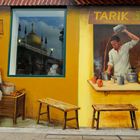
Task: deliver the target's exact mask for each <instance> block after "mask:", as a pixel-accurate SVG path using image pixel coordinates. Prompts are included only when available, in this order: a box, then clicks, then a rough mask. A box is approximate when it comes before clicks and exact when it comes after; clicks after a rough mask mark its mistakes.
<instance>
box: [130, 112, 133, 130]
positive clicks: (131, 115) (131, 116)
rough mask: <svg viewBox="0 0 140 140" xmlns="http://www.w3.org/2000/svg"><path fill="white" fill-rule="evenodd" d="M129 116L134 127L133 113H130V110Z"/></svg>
mask: <svg viewBox="0 0 140 140" xmlns="http://www.w3.org/2000/svg"><path fill="white" fill-rule="evenodd" d="M130 118H131V124H132V128H134V123H133V120H134V118H133V114H132V111H130Z"/></svg>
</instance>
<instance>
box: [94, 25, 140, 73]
mask: <svg viewBox="0 0 140 140" xmlns="http://www.w3.org/2000/svg"><path fill="white" fill-rule="evenodd" d="M93 26H94V34H96V36H94V72H95V73H96V74H97V75H98V74H99V73H100V72H103V71H106V70H107V67H108V65H109V62H110V61H113V60H109V53H110V52H111V50H112V49H113V47H112V44H111V41H110V40H111V37H112V36H115V35H116V36H118V37H119V38H120V41H121V44H122V45H123V44H126V43H128V42H130V41H131V40H132V39H131V38H130V37H129V36H128V35H127V34H126V33H125V32H119V33H117V34H115V35H114V30H113V29H114V28H115V27H117V26H118V25H116V24H108V25H107V24H98V25H93ZM124 26H125V28H126V29H127V30H128V31H129V32H131V33H133V34H135V35H136V36H138V37H139V36H140V32H139V29H140V25H124ZM116 53H118V55H119V52H117V51H116ZM126 53H127V52H126ZM139 54H140V43H139V42H138V43H136V44H135V45H134V46H133V48H132V49H130V51H129V52H128V54H127V55H129V60H127V59H128V58H126V60H124V61H126V62H127V63H130V65H129V68H132V69H134V68H135V69H136V70H137V71H140V56H139ZM110 57H111V56H110ZM112 57H113V56H112ZM120 57H123V56H122V55H120ZM120 57H119V59H118V60H116V61H117V62H116V63H119V61H121V58H120ZM125 57H126V56H125ZM110 59H111V58H110ZM112 59H113V58H112ZM123 59H125V58H123ZM128 61H130V62H128ZM112 63H115V62H114V61H113V62H112ZM121 64H122V66H121V67H123V66H124V68H123V69H125V67H127V64H126V65H125V62H124V63H123V62H121ZM121 64H120V65H121ZM119 70H120V71H121V69H119ZM118 73H119V72H118ZM111 74H112V75H114V70H112V73H111ZM126 74H127V73H126Z"/></svg>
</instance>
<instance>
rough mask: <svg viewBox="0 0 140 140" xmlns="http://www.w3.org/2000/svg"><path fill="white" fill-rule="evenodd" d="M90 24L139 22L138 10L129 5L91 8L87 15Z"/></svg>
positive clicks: (139, 13) (139, 11)
mask: <svg viewBox="0 0 140 140" xmlns="http://www.w3.org/2000/svg"><path fill="white" fill-rule="evenodd" d="M89 23H92V24H102V23H104V24H120V23H121V24H139V23H140V10H139V9H138V8H137V7H136V8H131V7H115V8H114V7H113V8H112V7H103V8H102V9H100V8H99V7H98V8H92V9H91V10H90V15H89Z"/></svg>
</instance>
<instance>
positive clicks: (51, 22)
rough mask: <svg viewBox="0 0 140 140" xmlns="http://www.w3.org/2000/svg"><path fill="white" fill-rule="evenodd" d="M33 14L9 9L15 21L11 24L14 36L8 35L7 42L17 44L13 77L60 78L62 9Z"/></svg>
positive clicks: (62, 28) (62, 70) (62, 68)
mask: <svg viewBox="0 0 140 140" xmlns="http://www.w3.org/2000/svg"><path fill="white" fill-rule="evenodd" d="M33 11H34V10H33ZM33 11H32V10H31V9H28V10H27V11H26V10H17V9H14V10H13V15H14V16H13V18H14V17H16V18H17V22H13V23H12V27H13V28H12V30H13V29H15V28H16V29H15V31H17V33H16V34H15V33H14V32H12V39H11V41H16V42H17V43H16V44H15V45H16V49H17V53H16V62H15V71H14V75H27V76H28V75H29V76H32V75H33V76H34V75H38V76H40V75H44V76H64V67H65V64H64V61H65V60H64V56H65V10H63V9H62V10H61V9H60V10H59V9H53V10H52V9H51V10H48V9H47V10H45V9H44V10H39V9H38V10H36V11H34V12H35V13H36V14H35V13H33ZM27 12H28V14H27ZM26 14H27V15H26ZM15 25H17V26H16V27H15ZM14 36H16V38H15V39H13V38H14ZM13 44H14V43H13V42H11V50H12V49H13ZM11 53H12V51H11ZM11 56H12V54H11ZM10 68H11V67H10ZM12 73H13V72H11V74H12Z"/></svg>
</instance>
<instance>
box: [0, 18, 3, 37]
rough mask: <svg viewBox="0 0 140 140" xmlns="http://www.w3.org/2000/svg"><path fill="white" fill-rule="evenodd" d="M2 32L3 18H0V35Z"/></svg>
mask: <svg viewBox="0 0 140 140" xmlns="http://www.w3.org/2000/svg"><path fill="white" fill-rule="evenodd" d="M2 34H3V19H0V35H2Z"/></svg>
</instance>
